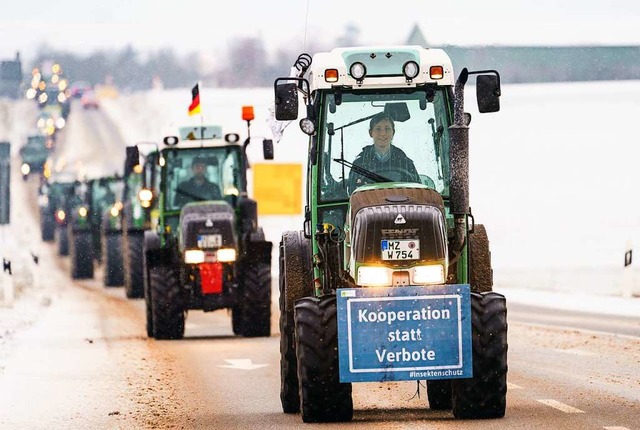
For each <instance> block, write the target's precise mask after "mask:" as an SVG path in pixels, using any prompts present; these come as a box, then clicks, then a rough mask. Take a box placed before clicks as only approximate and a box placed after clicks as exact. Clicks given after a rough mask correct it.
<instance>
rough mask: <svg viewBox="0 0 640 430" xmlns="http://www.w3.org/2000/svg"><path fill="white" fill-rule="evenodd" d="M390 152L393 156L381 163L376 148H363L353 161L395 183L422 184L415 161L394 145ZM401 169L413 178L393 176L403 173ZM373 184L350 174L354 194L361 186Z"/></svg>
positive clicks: (363, 177)
mask: <svg viewBox="0 0 640 430" xmlns="http://www.w3.org/2000/svg"><path fill="white" fill-rule="evenodd" d="M390 151H391V156H390V157H389V158H388V159H386V160H384V161H380V160H379V159H378V157H376V154H375V148H374V146H373V145H369V146H365V147H364V148H362V152H361V153H360V154H358V156H357V157H356V159H355V160H353V164H355V165H356V166H360V167H363V168H365V169H367V170H369V171H371V172H373V173H377V174H379V175H382V176H386V177H389V179H391V180H394V181H397V180H400V181H402V182H420V177H419V176H418V171H417V170H416V167H415V165H414V164H413V161H411V159H410V158H409V157H407V155H406V154H405V153H404V151H403V150H402V149H400V148H397V147H395V146H393V145H391V148H390ZM401 169H402V170H405V171H407V172H409V174H410V175H411V176H409V175H408V174H407V173H404V172H403V173H402V176H401V177H400V178H399V179H398V178H397V176H395V175H392V173H393V172H398V173H399V172H401ZM390 176H391V177H390ZM373 182H375V181H373V180H371V179H369V178H367V177H365V176H362V175H359V174H358V173H356V172H355V171H353V170H351V172H350V173H349V192H350V193H352V192H353V191H354V190H355V189H356V188H358V187H359V186H361V185H364V184H370V183H373Z"/></svg>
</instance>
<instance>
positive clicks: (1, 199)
mask: <svg viewBox="0 0 640 430" xmlns="http://www.w3.org/2000/svg"><path fill="white" fill-rule="evenodd" d="M10 222H11V144H10V143H9V142H0V225H4V224H9V223H10Z"/></svg>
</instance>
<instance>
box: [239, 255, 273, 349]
mask: <svg viewBox="0 0 640 430" xmlns="http://www.w3.org/2000/svg"><path fill="white" fill-rule="evenodd" d="M240 294H241V295H242V297H241V298H240V300H241V305H240V308H241V322H240V327H239V329H240V331H241V333H240V334H242V335H243V336H246V337H269V336H271V267H269V265H268V264H266V263H256V264H251V265H247V266H245V267H244V268H243V270H242V273H240Z"/></svg>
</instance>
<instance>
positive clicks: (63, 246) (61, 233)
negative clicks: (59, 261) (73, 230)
mask: <svg viewBox="0 0 640 430" xmlns="http://www.w3.org/2000/svg"><path fill="white" fill-rule="evenodd" d="M58 255H61V256H63V257H65V256H67V255H69V231H68V229H67V227H66V226H58Z"/></svg>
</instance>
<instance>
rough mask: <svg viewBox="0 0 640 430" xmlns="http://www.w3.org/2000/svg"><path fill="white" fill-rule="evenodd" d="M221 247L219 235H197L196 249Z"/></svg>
mask: <svg viewBox="0 0 640 430" xmlns="http://www.w3.org/2000/svg"><path fill="white" fill-rule="evenodd" d="M221 246H222V235H221V234H199V235H198V248H219V247H221Z"/></svg>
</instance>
